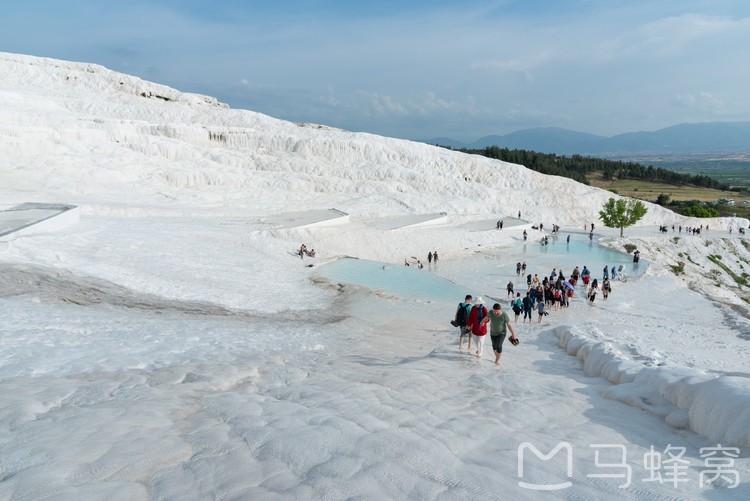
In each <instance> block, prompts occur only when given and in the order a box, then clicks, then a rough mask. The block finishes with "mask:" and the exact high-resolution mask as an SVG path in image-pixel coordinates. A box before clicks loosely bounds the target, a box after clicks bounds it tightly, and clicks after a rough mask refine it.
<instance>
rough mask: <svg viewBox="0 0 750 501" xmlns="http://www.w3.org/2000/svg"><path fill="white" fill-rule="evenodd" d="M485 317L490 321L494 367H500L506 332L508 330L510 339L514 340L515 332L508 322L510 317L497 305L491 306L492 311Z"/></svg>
mask: <svg viewBox="0 0 750 501" xmlns="http://www.w3.org/2000/svg"><path fill="white" fill-rule="evenodd" d="M487 316H488V318H489V319H490V339H492V351H493V352H494V353H495V365H500V357H501V356H502V355H503V342H504V341H505V336H506V335H507V330H510V336H511V339H515V337H516V331H515V330H514V329H513V324H511V322H510V317H509V316H508V314H507V313H505V312H504V311H503V309H502V307H501V306H500V304H499V303H495V304H494V305H492V311H491V312H490V314H489V315H487Z"/></svg>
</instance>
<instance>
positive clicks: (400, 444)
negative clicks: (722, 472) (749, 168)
mask: <svg viewBox="0 0 750 501" xmlns="http://www.w3.org/2000/svg"><path fill="white" fill-rule="evenodd" d="M0 158H1V159H2V165H1V166H0V200H2V204H3V205H5V206H13V205H16V204H20V203H24V202H55V203H74V204H76V205H79V206H80V207H81V222H80V224H79V225H77V226H76V227H74V228H72V229H70V230H69V231H67V232H65V233H50V234H43V235H37V236H34V237H27V238H22V239H16V240H13V241H11V242H10V243H9V244H7V246H6V247H5V248H3V249H0V267H2V270H3V273H2V274H0V285H2V287H0V290H2V292H0V301H2V308H3V313H4V314H3V315H1V316H0V394H2V395H4V396H6V398H3V399H2V400H1V401H0V423H2V427H1V428H2V430H3V431H2V432H0V498H12V497H19V498H32V499H34V498H45V497H47V498H48V497H62V498H66V497H67V498H75V499H113V498H118V497H119V498H122V499H138V498H148V497H152V498H167V499H176V498H185V499H187V498H202V497H236V498H259V497H279V498H294V499H309V498H334V499H341V498H369V497H372V498H378V499H382V498H418V499H422V498H437V497H445V498H471V499H496V498H504V497H506V496H504V493H510V494H508V495H509V496H515V497H520V498H533V497H535V496H536V495H537V494H538V493H536V492H534V491H529V490H524V489H523V488H521V487H519V486H518V475H517V469H516V467H517V462H516V460H517V449H518V447H519V445H520V444H521V443H522V442H524V441H528V442H531V443H533V444H535V445H536V446H537V447H539V448H540V449H545V450H547V451H549V450H550V449H551V448H552V447H554V446H555V445H556V444H557V443H559V442H562V441H565V442H568V443H570V444H572V446H573V447H574V448H575V451H576V458H575V459H576V472H575V476H574V480H573V485H572V486H571V487H570V488H569V489H568V490H566V491H563V493H564V495H567V496H572V497H576V498H582V499H600V498H602V497H608V498H625V499H639V498H645V497H650V498H675V497H677V498H696V497H701V496H703V495H704V493H708V492H712V493H716V494H717V495H720V496H721V497H722V498H723V499H733V498H736V499H743V498H747V496H748V495H750V487H749V485H748V481H747V477H748V475H750V463H749V462H748V460H747V458H746V454H744V451H743V454H744V455H743V457H741V458H738V459H737V460H736V464H735V468H736V473H737V474H738V477H739V480H740V481H739V482H738V484H739V485H738V486H736V487H733V486H732V482H731V480H732V476H731V475H729V474H728V475H726V476H727V477H728V478H729V479H730V481H727V480H722V481H721V482H717V483H714V484H713V485H712V486H711V487H706V488H701V487H700V486H699V485H698V480H699V478H698V467H699V465H700V464H701V462H702V461H703V459H702V458H701V457H700V453H699V450H700V448H702V447H709V446H711V445H716V444H718V443H721V444H722V445H731V446H737V447H743V448H745V447H748V446H750V435H748V433H749V432H748V431H747V430H748V429H750V415H749V414H748V409H750V392H749V391H748V388H749V385H748V381H750V379H748V373H747V372H746V367H747V364H748V361H750V348H748V346H747V343H748V340H747V333H748V324H747V320H746V318H744V317H743V316H742V315H740V314H737V313H735V312H733V311H732V310H730V309H729V306H728V305H733V306H734V307H737V308H739V307H740V306H741V305H742V304H743V301H742V299H741V296H742V294H744V293H745V292H744V289H743V288H741V287H730V286H729V285H730V282H729V280H730V279H728V276H727V275H726V273H725V272H724V271H723V270H721V269H719V268H717V265H715V264H714V263H713V262H712V261H710V260H709V259H708V255H709V254H711V255H714V256H715V255H721V256H722V259H721V261H722V262H723V263H724V264H725V265H726V266H728V267H729V268H730V269H732V270H734V272H735V273H736V274H737V275H741V274H742V272H743V270H742V266H743V265H744V264H747V263H750V254H749V253H748V251H747V249H746V248H745V246H744V245H743V244H742V243H740V242H741V241H740V240H739V239H738V238H737V235H736V232H735V233H734V234H733V235H732V236H731V237H729V235H728V233H727V232H726V229H727V228H728V227H729V226H730V225H735V227H737V226H738V225H740V224H743V225H744V226H745V227H746V226H747V222H746V221H734V220H732V219H717V220H711V221H710V225H711V230H710V231H709V232H708V233H704V237H702V238H701V237H695V238H693V237H690V238H688V237H685V236H684V235H682V236H681V238H679V239H677V240H675V239H674V237H675V236H677V234H676V233H674V234H672V233H669V234H667V235H666V236H662V235H659V234H658V233H657V232H656V231H655V229H654V225H656V224H672V223H674V224H678V225H679V224H682V225H683V226H684V225H700V224H705V223H706V222H705V221H690V220H686V219H684V218H681V217H679V216H676V215H674V214H673V213H671V212H669V211H666V210H664V209H662V208H661V207H658V206H654V205H651V204H649V206H648V207H649V213H648V214H647V216H646V218H644V220H643V221H642V222H640V223H639V225H638V227H636V228H632V229H629V230H626V231H627V234H628V238H627V239H619V238H617V233H616V232H615V231H609V230H604V231H601V230H600V233H601V234H602V235H603V236H604V237H606V239H607V240H608V241H609V242H610V245H612V246H615V247H617V248H618V249H619V248H621V246H622V244H623V243H625V242H627V241H632V242H635V243H637V245H638V246H639V248H641V249H642V251H643V255H644V258H646V256H647V259H648V260H649V261H650V262H651V263H652V266H651V268H650V269H649V271H648V272H647V273H646V274H645V276H644V277H642V278H641V279H639V280H631V281H629V282H627V283H622V284H619V283H618V284H617V285H616V287H615V291H614V292H613V297H612V298H611V299H610V300H609V301H608V302H607V303H603V302H601V301H599V302H598V303H597V304H596V305H595V306H593V307H591V306H589V305H587V304H585V303H584V302H583V301H580V300H577V301H575V302H574V304H573V306H572V307H571V309H570V310H568V311H563V312H558V313H555V314H553V315H552V316H550V317H547V319H546V320H545V322H544V323H543V324H541V325H537V324H535V325H533V326H529V325H520V324H519V326H518V327H519V335H520V336H521V338H522V339H523V343H522V345H521V347H519V349H512V350H511V349H509V348H508V347H506V351H507V352H508V353H506V355H505V359H504V360H503V365H501V367H499V368H497V367H494V366H493V365H492V364H491V363H489V362H488V361H486V359H485V360H484V361H482V362H480V361H477V360H475V359H473V358H471V357H467V356H465V354H459V353H457V350H456V347H455V345H454V342H455V339H454V338H453V337H452V333H450V332H449V331H448V330H447V329H446V327H447V319H449V318H450V316H451V315H452V311H451V310H452V309H453V308H454V307H455V305H454V304H452V303H450V304H445V303H443V302H441V301H436V300H431V299H430V297H429V291H427V292H426V294H425V296H426V297H425V298H421V299H413V298H412V299H409V298H400V299H398V298H394V297H393V296H391V295H388V294H382V293H380V294H371V293H369V292H368V291H366V290H358V289H356V288H355V289H354V290H352V288H351V287H338V286H334V285H332V284H328V285H327V284H325V283H322V282H321V280H320V279H319V278H316V276H315V275H314V274H313V273H314V271H315V270H316V269H317V268H318V266H317V265H318V264H319V263H321V262H325V261H329V260H332V259H334V258H336V257H339V256H343V255H352V256H356V257H360V258H367V259H373V260H379V261H383V262H389V263H398V264H400V263H402V262H403V259H404V258H405V257H410V256H426V255H427V252H428V251H433V250H436V249H437V250H439V251H440V255H441V264H440V266H439V267H438V268H436V269H434V270H433V272H434V273H436V274H440V275H442V276H446V277H449V278H451V279H453V280H454V281H456V282H458V283H460V284H461V285H463V286H465V287H467V288H468V290H470V291H472V292H475V293H482V294H488V295H490V297H503V293H502V290H503V288H504V284H505V283H506V282H507V280H508V279H513V280H516V278H515V273H514V264H515V261H516V260H517V259H518V253H519V248H520V247H519V245H520V244H519V241H520V232H521V229H522V228H523V226H515V227H509V228H506V229H504V230H503V231H502V232H500V231H494V230H493V231H476V228H475V227H474V226H472V225H473V224H475V222H476V221H483V220H494V219H495V218H499V217H509V216H515V215H517V212H518V211H519V210H520V211H522V215H523V219H525V220H528V221H529V222H530V223H534V224H537V223H539V222H542V223H544V225H545V227H547V228H549V227H551V225H552V224H553V223H554V224H559V225H562V226H563V229H564V230H565V232H566V233H567V232H571V233H572V234H573V235H574V237H575V238H585V237H583V236H582V235H579V234H576V233H574V232H575V231H576V230H577V229H578V228H581V230H582V228H583V224H584V223H590V222H592V221H596V220H597V213H598V210H599V208H600V207H601V204H602V203H603V201H605V200H606V199H608V198H609V197H610V196H611V194H610V193H607V192H605V191H602V190H598V189H596V188H591V187H587V186H584V185H581V184H579V183H576V182H573V181H571V180H568V179H564V178H558V177H552V176H544V175H541V174H537V173H535V172H533V171H530V170H528V169H526V168H525V167H523V166H519V165H512V164H507V163H503V162H498V161H493V160H489V159H485V158H481V157H476V156H467V155H463V154H460V153H456V152H452V151H447V150H444V149H440V148H435V147H431V146H428V145H423V144H418V143H411V142H408V141H402V140H396V139H389V138H383V137H378V136H373V135H369V134H362V133H350V132H346V131H341V130H336V129H332V128H329V127H325V126H319V125H312V124H294V123H289V122H284V121H281V120H276V119H273V118H270V117H267V116H264V115H262V114H258V113H253V112H250V111H243V110H232V109H229V108H228V107H226V106H225V105H222V104H221V103H218V102H217V101H216V100H215V99H212V98H209V97H205V96H198V95H194V94H185V93H181V92H179V91H176V90H174V89H170V88H167V87H164V86H161V85H157V84H153V83H150V82H145V81H143V80H140V79H138V78H134V77H131V76H127V75H123V74H120V73H116V72H112V71H109V70H107V69H105V68H102V67H100V66H96V65H87V64H79V63H70V62H63V61H57V60H51V59H43V58H36V57H31V56H21V55H14V54H4V53H0ZM329 208H336V209H339V210H343V211H345V212H347V213H348V214H350V223H349V224H347V225H343V226H336V227H333V226H332V227H320V228H308V229H286V228H283V227H281V226H279V225H277V224H273V223H272V222H269V221H273V220H274V219H273V218H274V217H275V216H277V215H278V214H282V213H298V212H300V211H311V210H322V209H329ZM441 212H446V213H447V214H448V222H446V223H440V224H437V225H430V226H429V227H412V228H400V229H386V228H383V227H379V225H378V224H377V222H378V221H382V220H386V221H392V220H393V218H397V217H402V216H407V215H409V216H419V215H422V214H437V213H441ZM380 226H382V225H380ZM597 226H601V225H600V224H597ZM533 235H534V237H538V236H539V234H538V233H536V232H533ZM714 235H715V236H714ZM724 237H727V238H724ZM302 242H306V243H307V244H308V246H309V247H315V248H316V250H317V252H318V256H319V257H318V258H316V260H315V264H316V266H315V268H313V269H310V268H307V267H305V265H306V264H307V263H308V262H310V261H309V260H300V259H299V258H297V257H294V256H293V253H294V251H295V250H296V249H297V248H298V247H299V245H300V243H302ZM706 242H710V243H706ZM477 250H485V251H488V252H489V253H490V254H491V255H492V258H491V259H489V258H487V257H486V256H487V255H488V254H476V255H475V254H474V253H475V251H477ZM680 254H682V256H680ZM472 255H473V258H474V261H472V260H471V259H472V257H469V256H472ZM685 255H689V258H683V257H684V256H685ZM676 260H682V261H686V270H687V271H688V276H689V277H690V278H688V279H687V280H685V281H683V280H682V279H678V278H676V277H675V276H674V275H673V274H672V273H671V272H670V271H669V268H668V266H669V265H670V264H674V263H675V262H676ZM529 262H530V264H531V265H532V266H536V267H538V270H539V273H540V274H543V273H548V272H549V268H551V266H552V262H550V261H547V260H545V258H544V256H543V255H539V256H535V257H531V258H529ZM743 263H744V264H743ZM582 264H583V263H582ZM589 264H591V263H589ZM597 266H598V267H597ZM597 266H593V265H592V266H591V268H592V269H593V270H599V269H601V266H599V265H598V264H597ZM717 269H719V270H720V271H712V270H717ZM427 272H428V271H425V273H427ZM697 277H705V278H702V279H701V278H697ZM685 282H688V283H685ZM687 285H690V286H691V287H692V289H693V290H696V291H699V292H694V291H693V290H691V289H690V288H688V287H687ZM707 297H710V298H712V299H715V300H720V301H722V302H721V303H712V302H710V301H709V300H708V299H707ZM458 299H460V298H456V302H457V301H458ZM715 305H716V306H715ZM560 346H562V348H561V347H560ZM487 353H488V354H489V350H488V349H487ZM568 353H570V354H572V355H575V356H576V357H577V358H578V359H580V361H581V362H582V364H579V360H577V359H576V358H575V357H573V356H569V355H568ZM644 411H645V412H644ZM595 443H608V444H622V445H623V446H624V447H627V449H628V451H629V456H628V463H629V464H630V465H632V467H633V470H634V472H633V482H632V485H631V486H628V488H625V489H619V488H618V485H619V483H621V482H619V481H618V480H612V479H611V478H610V479H607V478H597V477H589V476H588V475H587V474H588V473H591V474H594V473H600V472H601V470H600V469H599V468H597V464H596V462H595V461H594V456H593V453H592V452H591V448H590V445H591V444H595ZM668 444H672V445H683V446H685V447H686V448H687V449H688V451H687V457H688V458H689V459H690V461H692V470H691V472H690V474H689V475H690V482H685V483H681V482H680V483H678V485H671V484H670V483H668V482H666V483H659V484H655V483H644V482H641V478H644V477H648V476H649V473H650V472H649V471H647V469H646V468H645V467H644V465H643V462H642V461H641V459H642V458H643V455H644V454H645V453H646V452H648V451H649V449H650V446H651V445H654V446H656V447H657V449H660V450H664V448H665V447H666V446H667V445H668ZM639 463H640V464H639ZM537 466H538V468H537V469H536V470H534V471H533V472H532V473H530V475H531V476H532V478H530V479H529V480H536V481H539V482H543V481H546V480H549V479H552V480H555V479H559V478H564V477H565V471H564V468H561V467H560V465H559V464H554V465H553V464H541V465H537ZM729 487H733V488H731V489H730V488H729Z"/></svg>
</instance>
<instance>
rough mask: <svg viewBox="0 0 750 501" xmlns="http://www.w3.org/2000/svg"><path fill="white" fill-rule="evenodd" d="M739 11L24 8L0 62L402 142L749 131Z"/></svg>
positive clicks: (0, 27) (515, 5)
mask: <svg viewBox="0 0 750 501" xmlns="http://www.w3.org/2000/svg"><path fill="white" fill-rule="evenodd" d="M749 50H750V2H748V1H747V0H733V1H724V0H565V1H563V0H557V1H556V0H494V1H492V0H462V1H460V2H458V1H447V0H431V1H422V0H417V1H409V0H401V1H398V2H397V1H393V0H378V1H372V2H370V1H365V0H350V1H334V0H307V1H303V0H290V1H283V0H264V1H255V0H247V1H240V0H222V1H219V0H217V1H213V2H208V1H199V0H183V1H178V0H151V1H146V0H129V1H126V2H125V1H123V2H119V1H99V0H60V1H56V0H24V1H18V2H5V5H4V6H3V15H2V17H0V51H4V52H17V53H22V54H32V55H36V56H45V57H54V58H59V59H66V60H72V61H85V62H92V63H97V64H101V65H103V66H106V67H108V68H111V69H113V70H117V71H122V72H124V73H129V74H133V75H137V76H140V77H142V78H144V79H147V80H152V81H155V82H159V83H162V84H166V85H170V86H172V87H175V88H177V89H180V90H183V91H189V92H198V93H203V94H209V95H212V96H215V97H217V98H219V99H220V100H221V101H223V102H226V103H228V104H229V105H230V106H232V107H233V108H244V109H250V110H253V111H259V112H262V113H266V114H269V115H271V116H274V117H278V118H282V119H286V120H293V121H304V122H315V123H321V124H326V125H331V126H334V127H340V128H343V129H348V130H355V131H367V132H372V133H376V134H382V135H386V136H393V137H403V138H408V139H429V138H433V137H451V138H454V139H459V140H465V141H470V140H475V139H477V138H479V137H481V136H485V135H490V134H506V133H508V132H512V131H515V130H520V129H525V128H530V127H548V126H551V127H564V128H568V129H573V130H578V131H584V132H590V133H594V134H601V135H606V136H611V135H614V134H618V133H622V132H631V131H639V130H656V129H659V128H662V127H666V126H669V125H673V124H676V123H682V122H706V121H738V120H750V98H748V94H747V89H748V88H750V64H748V63H747V60H748V51H749Z"/></svg>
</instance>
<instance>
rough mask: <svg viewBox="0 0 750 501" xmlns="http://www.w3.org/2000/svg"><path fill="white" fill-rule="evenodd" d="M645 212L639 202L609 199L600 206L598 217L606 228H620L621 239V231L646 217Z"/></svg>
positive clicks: (644, 208) (644, 207) (631, 199)
mask: <svg viewBox="0 0 750 501" xmlns="http://www.w3.org/2000/svg"><path fill="white" fill-rule="evenodd" d="M647 211H648V209H646V206H645V205H643V202H641V201H640V200H635V199H633V198H629V199H627V200H626V199H624V198H620V199H617V200H615V199H614V198H610V199H609V200H607V201H606V202H604V205H602V210H600V211H599V217H600V218H601V220H602V222H603V223H604V226H606V227H607V228H620V236H621V237H622V234H623V230H624V229H625V228H627V227H628V226H633V225H634V224H635V223H636V222H637V221H639V220H640V219H641V218H642V217H643V216H645V215H646V212H647Z"/></svg>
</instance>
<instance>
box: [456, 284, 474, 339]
mask: <svg viewBox="0 0 750 501" xmlns="http://www.w3.org/2000/svg"><path fill="white" fill-rule="evenodd" d="M471 300H472V297H471V294H467V295H466V298H465V299H464V301H463V303H458V308H456V315H455V318H454V319H453V323H454V324H455V326H456V327H457V328H458V349H459V350H461V349H463V344H464V337H468V338H469V346H468V348H467V349H468V350H470V351H471V327H470V326H469V325H468V324H469V312H470V311H471Z"/></svg>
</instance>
